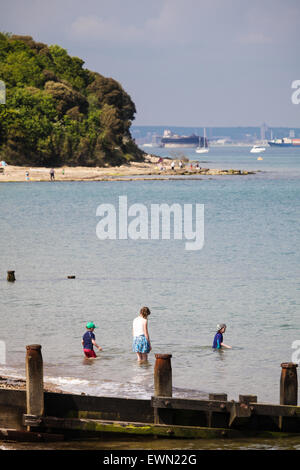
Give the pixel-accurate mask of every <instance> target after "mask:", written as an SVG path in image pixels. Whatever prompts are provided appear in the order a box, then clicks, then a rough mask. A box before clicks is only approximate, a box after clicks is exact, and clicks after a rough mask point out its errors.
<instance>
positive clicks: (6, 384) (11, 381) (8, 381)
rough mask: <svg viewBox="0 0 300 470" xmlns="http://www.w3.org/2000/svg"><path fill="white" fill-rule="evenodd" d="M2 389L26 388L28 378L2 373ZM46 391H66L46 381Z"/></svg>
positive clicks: (0, 386)
mask: <svg viewBox="0 0 300 470" xmlns="http://www.w3.org/2000/svg"><path fill="white" fill-rule="evenodd" d="M0 389H6V390H26V380H25V379H22V378H17V377H7V376H5V375H0ZM44 391H45V392H51V393H66V392H64V391H62V390H61V389H59V388H58V387H56V386H55V385H52V384H49V383H47V382H44Z"/></svg>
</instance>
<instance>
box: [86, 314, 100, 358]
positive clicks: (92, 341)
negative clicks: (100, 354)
mask: <svg viewBox="0 0 300 470" xmlns="http://www.w3.org/2000/svg"><path fill="white" fill-rule="evenodd" d="M95 328H98V327H97V326H96V325H95V324H94V323H93V322H89V323H87V324H86V329H87V331H86V332H85V333H84V335H83V337H82V341H81V343H82V346H83V352H84V354H85V357H88V358H95V357H97V356H96V354H95V351H94V348H93V346H95V347H96V348H97V349H98V350H99V351H102V348H101V347H100V346H98V344H97V343H96V337H95V335H94V329H95Z"/></svg>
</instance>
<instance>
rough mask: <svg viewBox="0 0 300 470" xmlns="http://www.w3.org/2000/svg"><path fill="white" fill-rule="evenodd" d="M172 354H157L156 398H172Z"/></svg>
mask: <svg viewBox="0 0 300 470" xmlns="http://www.w3.org/2000/svg"><path fill="white" fill-rule="evenodd" d="M171 357H172V354H155V359H156V361H155V366H154V396H155V397H171V396H172V367H171Z"/></svg>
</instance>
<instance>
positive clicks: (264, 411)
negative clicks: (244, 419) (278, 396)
mask: <svg viewBox="0 0 300 470" xmlns="http://www.w3.org/2000/svg"><path fill="white" fill-rule="evenodd" d="M250 408H253V414H256V415H259V416H266V415H267V416H273V417H274V416H283V417H290V418H300V406H293V405H270V404H268V403H250Z"/></svg>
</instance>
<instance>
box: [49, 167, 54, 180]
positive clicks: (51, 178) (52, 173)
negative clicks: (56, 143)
mask: <svg viewBox="0 0 300 470" xmlns="http://www.w3.org/2000/svg"><path fill="white" fill-rule="evenodd" d="M54 175H55V172H54V168H51V170H50V180H51V181H54V180H55V176H54Z"/></svg>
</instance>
